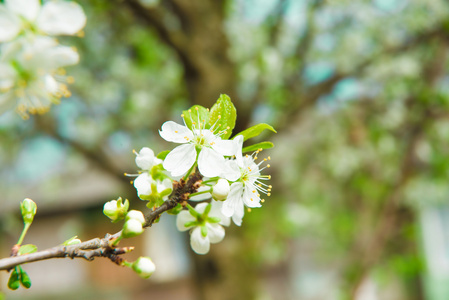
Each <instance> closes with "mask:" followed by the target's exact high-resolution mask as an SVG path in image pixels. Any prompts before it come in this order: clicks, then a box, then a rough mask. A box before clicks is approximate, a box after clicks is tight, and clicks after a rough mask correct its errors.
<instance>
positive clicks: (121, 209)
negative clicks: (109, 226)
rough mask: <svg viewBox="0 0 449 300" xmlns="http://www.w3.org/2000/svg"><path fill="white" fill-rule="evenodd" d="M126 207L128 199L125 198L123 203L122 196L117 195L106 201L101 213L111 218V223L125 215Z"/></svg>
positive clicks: (127, 206)
mask: <svg viewBox="0 0 449 300" xmlns="http://www.w3.org/2000/svg"><path fill="white" fill-rule="evenodd" d="M128 208H129V201H128V199H125V202H124V203H123V202H122V198H121V197H119V198H118V199H117V200H111V201H109V202H106V203H105V204H104V207H103V213H104V214H105V215H106V216H107V217H108V218H109V219H111V221H112V222H113V223H116V222H118V221H120V220H122V219H123V218H124V217H125V216H126V213H127V212H128Z"/></svg>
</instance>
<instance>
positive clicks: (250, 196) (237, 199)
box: [221, 150, 271, 226]
mask: <svg viewBox="0 0 449 300" xmlns="http://www.w3.org/2000/svg"><path fill="white" fill-rule="evenodd" d="M260 151H261V150H258V151H256V152H255V153H254V155H251V156H249V155H247V156H245V157H243V158H242V166H239V164H238V162H237V160H229V161H227V170H226V171H225V172H224V174H223V175H222V176H223V177H224V178H226V179H228V180H230V181H235V182H233V183H232V184H231V188H230V192H229V194H228V196H227V198H226V200H225V201H224V202H223V207H222V210H221V211H222V213H223V215H225V216H227V217H232V220H233V221H234V223H235V224H236V225H238V226H240V225H241V223H242V218H243V215H244V207H245V205H246V206H247V207H250V208H252V207H261V206H262V205H261V204H260V202H263V200H261V199H260V194H259V191H260V192H263V193H265V194H267V196H270V195H271V194H270V192H271V185H267V184H265V183H263V182H262V181H263V180H267V179H270V178H271V176H270V175H261V174H260V171H261V170H263V169H265V168H269V167H270V165H269V164H268V165H267V166H266V167H264V168H262V169H259V166H260V165H261V164H262V163H263V162H265V161H267V160H269V159H270V157H268V158H265V159H264V160H262V161H261V162H260V163H258V164H256V163H255V162H254V160H255V158H256V155H257V154H258V153H259V152H260Z"/></svg>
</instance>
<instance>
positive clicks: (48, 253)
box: [0, 172, 202, 270]
mask: <svg viewBox="0 0 449 300" xmlns="http://www.w3.org/2000/svg"><path fill="white" fill-rule="evenodd" d="M201 179H202V176H201V175H200V174H199V172H195V173H194V174H192V175H190V177H189V179H188V181H187V182H185V181H184V180H182V179H181V180H180V181H174V182H173V192H172V193H171V194H170V196H169V199H168V200H167V201H165V202H164V203H162V205H161V206H159V207H157V208H156V209H154V210H153V211H151V212H150V213H149V214H148V215H146V216H145V223H144V225H143V227H144V228H147V227H151V226H152V225H153V223H154V222H155V221H156V220H157V219H158V218H159V217H160V216H161V214H162V213H164V212H166V211H168V210H170V209H172V208H174V207H176V206H177V205H178V204H181V205H183V206H184V205H185V204H186V203H187V202H186V201H187V200H188V198H189V195H190V194H191V193H194V192H196V191H197V189H198V188H199V186H200V183H201ZM120 235H121V231H119V232H117V233H115V234H113V235H110V234H106V236H105V237H104V238H94V239H91V240H88V241H85V242H82V243H79V244H75V245H70V246H63V245H61V246H56V247H53V248H49V249H46V250H42V251H39V252H35V253H31V254H25V255H19V256H11V257H8V258H3V259H0V270H10V269H12V268H14V267H15V266H17V265H21V264H26V263H31V262H35V261H41V260H47V259H52V258H66V257H70V258H72V259H73V258H84V259H86V260H89V261H91V260H93V259H94V258H95V257H106V258H109V259H110V260H111V261H112V262H114V263H116V264H118V265H120V263H121V262H122V261H123V259H122V258H120V257H119V256H118V255H121V254H124V253H128V252H130V251H132V250H133V249H134V247H121V248H120V247H119V248H115V247H114V246H112V243H111V242H112V241H114V240H115V239H117V238H118V237H119V236H120Z"/></svg>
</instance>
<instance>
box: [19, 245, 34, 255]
mask: <svg viewBox="0 0 449 300" xmlns="http://www.w3.org/2000/svg"><path fill="white" fill-rule="evenodd" d="M36 251H37V246H35V245H32V244H26V245H22V246H20V249H19V252H18V255H24V254H30V253H34V252H36Z"/></svg>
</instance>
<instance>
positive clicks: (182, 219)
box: [176, 210, 196, 231]
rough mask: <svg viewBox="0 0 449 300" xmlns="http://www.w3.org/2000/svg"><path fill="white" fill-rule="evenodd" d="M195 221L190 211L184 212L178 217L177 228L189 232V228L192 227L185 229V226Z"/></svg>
mask: <svg viewBox="0 0 449 300" xmlns="http://www.w3.org/2000/svg"><path fill="white" fill-rule="evenodd" d="M193 221H196V219H195V217H193V216H192V215H191V214H190V213H189V212H188V211H186V210H183V211H181V212H180V213H179V214H178V215H177V216H176V227H177V228H178V230H179V231H186V230H189V228H192V227H191V226H190V227H185V226H184V224H186V223H187V222H193Z"/></svg>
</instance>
